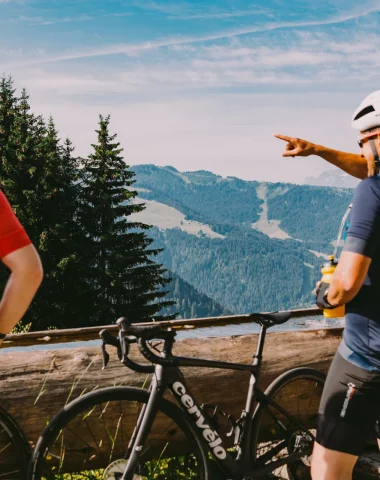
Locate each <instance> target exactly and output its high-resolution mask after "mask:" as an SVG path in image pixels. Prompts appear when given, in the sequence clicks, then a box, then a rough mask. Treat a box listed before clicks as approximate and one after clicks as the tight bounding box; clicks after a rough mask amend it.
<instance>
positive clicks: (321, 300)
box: [315, 282, 338, 310]
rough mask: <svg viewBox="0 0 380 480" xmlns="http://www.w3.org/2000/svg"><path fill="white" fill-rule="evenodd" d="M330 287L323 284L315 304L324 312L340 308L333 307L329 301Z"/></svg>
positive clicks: (320, 286)
mask: <svg viewBox="0 0 380 480" xmlns="http://www.w3.org/2000/svg"><path fill="white" fill-rule="evenodd" d="M329 286H330V284H329V283H326V282H321V284H320V285H319V287H318V288H317V290H316V294H317V298H316V302H315V303H316V304H317V306H318V307H319V308H322V309H323V310H332V309H333V308H337V307H338V305H331V304H330V303H329V302H328V300H327V293H328V289H329Z"/></svg>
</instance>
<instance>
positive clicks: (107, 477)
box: [103, 460, 144, 480]
mask: <svg viewBox="0 0 380 480" xmlns="http://www.w3.org/2000/svg"><path fill="white" fill-rule="evenodd" d="M127 465H128V460H115V461H114V462H112V463H111V464H110V465H108V467H107V468H106V469H105V470H104V473H103V480H120V479H121V477H122V476H123V473H124V470H125V469H126V468H127ZM133 480H144V479H143V477H142V476H141V475H134V476H133Z"/></svg>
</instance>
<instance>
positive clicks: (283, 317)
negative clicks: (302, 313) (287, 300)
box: [260, 312, 292, 325]
mask: <svg viewBox="0 0 380 480" xmlns="http://www.w3.org/2000/svg"><path fill="white" fill-rule="evenodd" d="M291 316H292V314H291V313H289V312H273V313H260V318H262V319H264V320H269V321H270V322H272V323H274V324H276V325H281V324H282V323H285V322H287V321H288V320H289V319H290V318H291Z"/></svg>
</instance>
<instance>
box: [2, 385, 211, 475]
mask: <svg viewBox="0 0 380 480" xmlns="http://www.w3.org/2000/svg"><path fill="white" fill-rule="evenodd" d="M148 399H149V393H148V392H147V391H146V390H143V389H139V388H129V387H115V388H112V387H111V388H105V389H102V390H98V391H94V392H91V393H88V394H86V395H84V396H82V397H80V398H78V399H76V400H74V401H73V402H71V403H70V404H69V405H67V406H66V407H65V408H64V409H63V410H62V411H61V412H59V413H58V414H57V415H56V416H55V417H54V418H53V420H52V421H51V422H50V424H49V425H48V426H47V427H46V429H45V430H44V432H43V433H42V435H41V437H40V439H39V440H38V442H37V445H36V449H35V451H34V452H33V456H32V460H31V464H30V470H29V477H28V478H29V479H31V480H51V479H54V480H69V479H71V478H74V475H75V478H81V479H91V480H118V479H119V478H121V476H122V474H123V472H124V470H125V467H126V466H127V463H128V446H129V442H130V439H131V436H132V435H133V431H134V429H135V426H136V424H137V420H138V418H139V414H140V412H141V410H142V408H144V406H145V405H146V403H147V402H148ZM151 479H152V480H153V479H157V480H164V479H165V480H180V479H194V480H195V479H196V480H210V477H209V476H208V473H207V453H206V452H205V449H204V446H203V444H202V442H201V440H200V439H199V437H198V436H197V434H196V433H195V431H194V430H193V428H192V426H191V424H190V423H189V422H188V420H187V418H186V416H185V415H184V414H183V412H182V411H181V410H180V409H179V408H178V407H177V406H176V405H174V404H173V403H172V402H169V401H168V400H165V399H163V400H161V401H160V403H159V411H158V412H157V415H156V417H155V420H154V423H153V426H152V428H151V429H150V432H149V435H148V438H147V441H146V443H145V445H144V448H143V451H142V453H141V456H140V461H139V464H138V467H137V469H136V471H135V475H134V477H133V480H151ZM0 480H1V478H0Z"/></svg>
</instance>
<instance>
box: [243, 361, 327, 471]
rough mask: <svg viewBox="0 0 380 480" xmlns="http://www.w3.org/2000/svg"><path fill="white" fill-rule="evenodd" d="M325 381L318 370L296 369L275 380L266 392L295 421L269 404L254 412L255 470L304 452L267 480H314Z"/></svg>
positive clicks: (253, 443) (262, 405) (253, 445)
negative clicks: (313, 454)
mask: <svg viewBox="0 0 380 480" xmlns="http://www.w3.org/2000/svg"><path fill="white" fill-rule="evenodd" d="M325 378H326V376H325V375H324V374H323V373H322V372H320V371H318V370H314V369H312V368H306V367H301V368H295V369H293V370H290V371H288V372H285V373H284V374H283V375H281V376H280V377H278V378H277V379H276V380H274V382H273V383H272V384H271V385H270V386H269V387H268V388H267V390H266V391H265V394H266V395H267V396H268V397H269V398H270V399H272V400H274V401H275V402H276V403H277V404H278V405H279V406H281V407H282V408H283V409H284V410H285V411H286V412H287V413H288V414H289V415H291V417H292V418H293V419H294V420H293V421H292V420H290V419H289V418H287V417H286V416H285V415H283V414H282V413H280V412H279V411H278V410H277V409H276V408H275V407H273V406H271V405H269V404H267V403H265V404H264V403H262V404H260V406H259V407H258V409H257V410H256V412H255V418H254V428H253V434H252V447H253V449H254V458H255V463H256V466H257V467H263V466H265V465H268V464H270V463H271V462H275V461H276V460H280V459H283V458H285V457H287V456H289V455H291V454H292V453H298V452H300V453H302V451H305V455H304V456H302V457H301V458H299V459H297V460H295V461H292V462H291V463H288V464H287V465H285V466H282V467H280V468H278V469H276V470H274V471H273V473H272V474H271V475H270V476H269V477H268V478H278V479H290V480H311V473H310V467H311V449H312V447H313V443H314V438H315V434H316V428H317V417H318V408H319V402H320V399H321V396H322V391H323V387H324V383H325ZM295 421H296V422H297V423H295ZM300 424H301V425H302V428H300Z"/></svg>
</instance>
